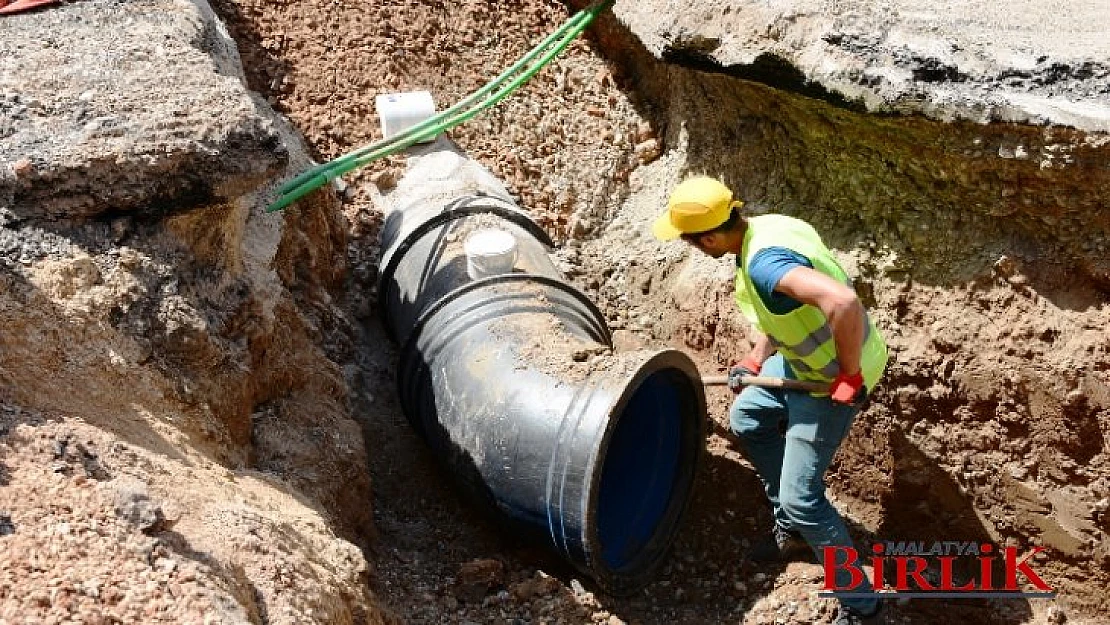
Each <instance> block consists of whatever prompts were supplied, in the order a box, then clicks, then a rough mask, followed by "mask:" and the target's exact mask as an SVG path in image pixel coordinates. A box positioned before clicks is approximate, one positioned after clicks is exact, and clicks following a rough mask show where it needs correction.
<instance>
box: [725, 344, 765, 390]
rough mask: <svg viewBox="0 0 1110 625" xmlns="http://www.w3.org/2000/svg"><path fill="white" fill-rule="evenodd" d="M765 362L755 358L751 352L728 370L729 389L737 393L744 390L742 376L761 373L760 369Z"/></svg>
mask: <svg viewBox="0 0 1110 625" xmlns="http://www.w3.org/2000/svg"><path fill="white" fill-rule="evenodd" d="M762 367H763V364H762V363H760V362H759V361H758V360H756V359H755V357H753V356H752V355H751V354H748V355H747V356H745V357H744V359H743V360H741V361H740V362H739V363H737V364H733V365H732V368H731V369H729V371H728V389H729V390H730V391H732V392H733V393H736V394H737V395H739V394H740V391H742V390H744V383H743V382H741V381H740V379H741V378H743V377H745V376H751V375H759V370H760V369H761V368H762Z"/></svg>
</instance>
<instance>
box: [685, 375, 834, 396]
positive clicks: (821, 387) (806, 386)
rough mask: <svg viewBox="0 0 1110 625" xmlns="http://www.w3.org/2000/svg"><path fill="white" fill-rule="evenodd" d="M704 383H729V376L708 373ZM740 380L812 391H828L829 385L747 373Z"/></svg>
mask: <svg viewBox="0 0 1110 625" xmlns="http://www.w3.org/2000/svg"><path fill="white" fill-rule="evenodd" d="M701 382H702V384H704V385H706V386H723V385H725V384H728V376H726V375H706V376H702V378H701ZM740 382H741V383H742V384H743V385H744V386H763V387H766V388H789V389H794V390H797V391H807V392H810V393H827V392H829V386H828V385H827V384H821V383H820V382H807V381H805V380H790V379H787V378H769V377H764V376H759V375H746V376H744V377H742V378H740Z"/></svg>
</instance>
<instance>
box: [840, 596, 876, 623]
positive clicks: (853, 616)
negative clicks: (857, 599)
mask: <svg viewBox="0 0 1110 625" xmlns="http://www.w3.org/2000/svg"><path fill="white" fill-rule="evenodd" d="M882 609H883V604H882V602H881V601H880V602H879V604H878V605H876V606H875V611H874V612H871V613H870V614H863V613H862V612H860V611H859V610H857V609H855V608H849V607H848V606H844V605H842V606H840V607H839V609H837V611H836V618H834V619H833V622H832V625H874V624H876V623H880V622H882V619H881V618H880V617H879V613H880V612H882Z"/></svg>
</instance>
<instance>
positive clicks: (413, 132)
mask: <svg viewBox="0 0 1110 625" xmlns="http://www.w3.org/2000/svg"><path fill="white" fill-rule="evenodd" d="M586 17H587V13H586V11H580V12H579V13H577V14H576V15H575V16H574V17H573V18H571V19H570V20H568V21H567V23H565V24H564V25H563V26H561V27H559V29H558V30H556V31H555V32H553V33H552V34H550V35H548V36H547V38H546V39H544V40H543V41H542V42H540V44H539V45H537V46H536V47H534V48H533V49H532V50H531V51H529V52H528V53H527V54H525V55H524V56H523V57H521V58H520V59H519V60H518V61H517V62H516V63H514V64H513V65H512V66H511V67H509V68H508V69H507V70H505V71H504V72H502V73H501V74H500V75H499V76H497V78H495V79H493V80H492V81H490V82H489V83H487V84H486V85H485V86H483V87H482V88H481V89H479V90H478V91H475V92H474V93H472V94H470V95H469V96H468V97H467V98H466V99H464V100H462V101H460V102H458V103H457V104H455V105H454V106H452V107H451V108H449V109H447V110H445V111H443V112H441V113H439V114H437V115H435V116H434V117H430V118H428V119H426V120H424V121H423V122H420V124H417V125H415V126H412V127H410V128H408V129H406V130H405V131H404V132H402V133H400V134H397V135H394V136H393V137H390V138H388V139H383V140H381V141H377V142H375V143H373V144H370V145H367V146H363V147H361V148H359V149H357V150H354V151H352V152H349V153H348V154H345V155H343V156H340V157H338V158H336V159H334V160H332V161H330V162H328V163H324V164H322V165H317V166H315V167H313V168H312V169H310V170H308V171H306V172H304V173H302V174H301V175H299V176H297V177H296V178H294V179H293V180H291V181H289V182H287V183H285V184H284V185H282V187H281V189H280V192H281V193H286V192H288V191H290V190H292V189H293V188H295V187H298V186H300V185H301V184H303V183H304V182H305V181H307V180H310V179H312V178H314V177H315V176H316V175H317V174H320V173H322V172H324V171H326V170H328V169H331V168H332V167H334V166H335V165H337V164H339V163H342V162H345V161H348V160H352V159H354V158H358V157H359V156H362V155H363V154H367V153H369V152H370V151H373V150H378V149H380V148H382V147H385V146H386V145H392V144H395V143H402V142H404V141H405V140H406V139H410V138H412V137H414V136H417V135H418V134H420V132H421V131H422V130H426V129H428V128H431V127H432V126H435V125H437V124H438V122H439V121H441V120H443V119H446V118H447V117H448V116H450V115H452V114H454V113H456V112H458V111H460V110H463V109H465V108H467V107H469V106H471V105H472V104H474V103H475V102H476V101H477V100H478V99H479V98H481V97H483V96H485V95H486V94H487V93H489V92H490V91H492V90H493V89H495V88H497V87H499V86H500V85H501V84H502V83H504V82H505V80H507V79H508V78H509V77H511V76H512V75H513V74H515V73H516V72H518V71H519V70H520V68H521V67H522V66H524V65H525V64H526V63H529V62H531V61H532V59H534V58H535V57H536V56H538V55H539V54H540V53H541V52H542V51H543V50H545V49H547V48H548V47H549V46H550V45H551V44H552V43H553V42H555V41H556V40H557V39H559V38H561V37H562V36H563V34H565V33H566V32H567V31H568V30H570V29H571V28H573V27H574V26H576V25H577V24H578V23H579V22H581V20H582V19H584V18H586Z"/></svg>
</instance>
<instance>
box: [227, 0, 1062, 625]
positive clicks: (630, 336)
mask: <svg viewBox="0 0 1110 625" xmlns="http://www.w3.org/2000/svg"><path fill="white" fill-rule="evenodd" d="M217 7H218V8H219V10H220V11H221V12H222V14H223V15H225V16H226V17H227V18H228V22H229V25H230V26H231V30H232V33H233V35H234V36H235V37H236V39H237V40H238V41H239V44H240V48H241V51H242V53H243V57H244V64H245V66H246V67H247V72H248V77H249V79H250V82H251V85H252V87H253V88H255V89H257V90H259V91H260V92H261V93H264V94H266V96H267V97H268V99H269V101H270V102H271V103H272V104H273V105H274V106H275V108H276V109H277V110H279V111H282V112H284V113H285V114H287V115H288V116H289V117H290V119H291V120H293V122H294V123H295V124H296V125H297V127H298V128H300V129H301V130H302V131H303V132H304V133H305V136H306V137H307V138H308V140H309V142H310V143H311V145H312V147H313V149H314V150H315V151H316V154H317V158H318V160H320V161H324V160H327V159H330V158H333V157H336V156H338V155H340V154H342V153H344V152H346V151H348V150H350V149H353V148H354V147H357V146H359V145H361V144H364V143H367V142H369V141H372V140H374V139H376V138H377V137H378V136H380V135H379V132H380V130H379V128H378V124H377V119H376V117H375V113H374V97H375V96H376V95H377V94H379V93H383V92H394V91H407V90H421V89H427V90H430V91H431V92H432V93H433V94H434V96H435V99H436V101H437V103H438V104H439V105H440V107H444V106H447V105H449V104H450V103H453V102H455V101H457V100H458V99H460V98H461V97H462V96H464V95H465V94H467V93H469V92H471V91H473V90H475V89H476V88H478V87H479V86H481V85H482V84H484V82H485V81H486V80H488V79H490V78H492V77H493V76H494V75H495V73H496V71H497V70H496V68H499V67H502V66H504V65H505V64H506V62H507V61H508V60H509V59H513V58H516V57H518V56H519V55H521V54H522V53H523V52H525V51H526V50H527V49H528V47H529V44H530V43H532V42H535V41H537V40H538V39H539V38H540V37H541V36H542V35H543V34H544V33H546V32H549V31H550V30H552V29H554V28H555V27H556V26H557V25H558V24H559V23H560V22H561V21H562V20H563V19H565V18H566V17H567V15H568V12H567V8H566V7H565V6H563V5H562V4H561V3H557V2H522V3H516V2H513V3H493V4H490V3H477V2H465V3H459V4H458V5H456V6H452V7H451V8H450V9H447V8H445V7H444V5H442V4H440V3H431V2H406V3H404V4H403V5H398V6H392V5H391V6H374V7H366V6H360V5H357V4H348V3H330V4H327V5H322V4H318V3H311V2H299V3H288V4H274V3H265V2H253V1H235V2H232V1H230V0H223V1H221V2H218V3H217ZM622 72H623V69H622V68H621V67H617V66H613V65H611V64H610V63H608V62H606V61H605V60H604V57H602V56H601V55H599V54H598V50H597V49H596V48H595V44H591V42H590V40H588V39H587V40H581V41H578V42H576V43H575V44H574V45H573V46H571V48H570V49H568V50H567V52H566V53H565V54H564V55H563V56H562V57H561V58H559V59H558V60H556V61H555V62H554V63H553V64H552V65H551V66H550V67H549V68H547V69H546V70H544V71H543V72H542V73H541V74H540V75H538V76H537V77H536V78H535V79H534V80H533V81H532V82H531V83H529V84H528V85H527V86H526V87H525V88H523V89H522V90H521V91H520V92H519V93H517V94H515V95H514V96H513V97H511V98H510V99H508V100H507V101H505V102H504V103H502V104H501V105H499V106H498V107H497V108H495V109H494V110H492V111H490V112H488V113H485V114H483V115H482V116H480V117H478V118H477V119H475V120H474V121H472V122H470V123H468V124H465V125H463V126H461V127H459V128H457V129H455V130H453V131H452V132H451V136H452V138H453V139H454V140H455V141H456V142H458V143H459V144H460V146H461V147H462V148H463V149H464V150H466V151H467V152H468V153H469V154H470V155H471V156H473V157H474V158H477V159H478V160H480V161H481V162H482V163H483V164H485V165H486V166H487V167H489V168H490V169H491V170H492V171H493V172H494V173H495V174H496V175H497V176H498V177H499V178H500V179H502V180H503V181H505V182H506V184H507V185H508V186H509V188H510V190H511V191H512V192H513V193H514V194H515V195H516V197H517V198H518V201H519V203H520V205H521V206H524V207H526V208H527V209H529V210H531V211H532V212H533V214H534V215H535V216H536V217H537V220H538V221H539V222H540V223H541V224H542V225H544V226H545V227H546V228H547V229H548V231H549V232H551V233H552V234H553V236H554V237H555V238H556V239H557V240H558V242H559V243H561V244H563V245H562V247H561V250H560V251H559V253H558V256H559V258H560V259H561V261H562V266H563V268H564V269H565V270H566V271H567V273H568V275H569V276H570V277H571V278H572V279H574V280H575V281H576V282H577V283H578V284H579V285H580V286H581V287H582V288H583V289H584V290H585V291H586V292H587V293H589V294H590V295H591V296H592V297H594V298H595V299H596V300H597V301H599V302H600V303H601V304H602V305H603V309H604V310H605V311H606V313H607V314H608V315H609V317H610V321H611V323H612V326H613V328H614V329H615V330H616V331H617V338H618V341H619V342H621V343H622V344H624V345H626V346H635V345H640V344H645V343H655V344H658V343H659V342H660V341H661V340H662V341H667V340H671V341H673V344H675V345H678V346H681V347H684V348H687V349H689V350H691V351H693V352H694V353H696V354H698V357H699V359H700V360H701V363H702V365H703V366H704V367H705V368H706V370H713V369H715V368H717V367H719V366H720V364H721V363H722V362H725V361H727V359H728V358H729V357H731V356H733V355H735V354H734V353H733V352H734V351H735V350H736V347H735V345H736V344H737V342H736V339H741V338H742V337H743V335H744V330H743V328H742V327H740V325H739V324H738V323H736V322H735V318H734V316H732V315H731V313H730V312H729V306H730V302H729V299H728V293H727V282H728V269H727V267H726V268H718V267H716V266H713V265H711V264H702V265H700V269H701V270H702V271H703V274H702V275H708V276H714V275H715V276H716V277H717V278H719V280H718V281H717V282H716V283H713V282H708V283H707V282H706V281H705V280H700V281H699V280H690V281H689V282H690V285H689V286H688V287H687V289H686V291H683V292H680V293H679V295H678V296H677V297H675V298H674V299H678V300H682V299H683V297H682V295H687V296H689V301H709V302H710V305H709V310H712V311H713V312H714V313H716V314H714V315H713V318H714V321H713V324H712V325H711V327H707V323H706V322H705V317H706V310H707V309H706V308H705V307H704V306H701V305H696V306H693V307H690V308H687V309H685V311H684V310H683V306H681V305H679V306H678V308H679V310H678V311H677V313H676V311H674V309H672V308H670V306H672V305H674V299H672V300H668V299H667V295H666V294H667V291H668V288H669V286H665V285H670V284H673V283H674V282H675V279H676V277H677V276H675V275H674V274H675V272H676V271H677V270H678V269H679V267H680V264H681V262H682V261H683V260H684V258H685V256H684V251H683V250H681V249H679V248H678V247H670V248H662V249H661V248H659V247H658V246H655V245H654V244H651V243H649V242H646V241H644V236H645V232H644V225H645V223H646V222H647V220H649V219H650V217H651V216H652V215H653V214H654V213H655V211H657V210H658V199H659V198H661V197H663V196H664V195H665V189H666V186H667V185H668V184H670V182H671V181H672V180H673V179H674V176H675V175H676V170H677V169H678V168H680V167H681V166H682V155H681V153H670V152H668V153H667V154H664V152H663V145H662V137H661V136H660V134H661V131H660V130H659V129H657V127H656V126H655V124H656V122H657V121H658V120H657V119H656V118H655V117H653V114H652V113H653V109H652V106H651V104H650V103H648V102H645V101H643V100H641V99H640V98H639V96H637V94H636V93H635V92H634V91H632V90H630V89H629V86H630V82H629V81H628V79H627V77H625V76H623V75H622ZM661 157H663V158H662V160H659V159H660V158H661ZM402 166H403V163H402V160H401V159H400V158H392V159H389V160H386V161H382V162H379V163H377V164H374V165H372V166H370V167H367V168H366V169H364V170H361V171H359V172H358V173H356V174H354V175H352V176H350V177H349V178H348V180H347V182H348V183H349V186H348V188H347V190H346V200H345V202H344V212H345V214H346V215H347V217H348V219H349V221H350V223H351V226H352V235H353V236H352V240H351V244H350V256H351V258H352V259H353V269H354V274H353V283H352V287H353V288H352V290H351V292H352V293H353V294H354V295H353V297H354V299H355V302H356V304H355V305H356V307H357V308H358V310H359V312H360V314H361V316H362V318H363V319H364V320H365V321H366V330H365V336H364V338H363V343H362V345H363V348H362V349H360V350H359V356H358V359H359V362H358V374H357V377H358V380H359V384H360V385H361V392H362V394H361V396H360V401H359V404H358V405H359V406H360V411H359V412H360V414H361V416H362V418H363V425H364V429H365V432H366V434H367V440H368V441H370V443H369V444H370V446H371V450H370V457H371V458H370V463H371V470H372V476H373V480H374V491H375V508H374V509H375V514H376V516H375V522H376V524H377V528H378V532H379V536H378V541H377V542H376V545H377V547H376V549H377V552H376V558H375V564H376V568H377V571H376V575H375V577H374V587H375V589H376V590H377V591H378V592H379V593H380V595H381V596H382V597H383V598H384V599H385V600H386V601H387V602H388V604H389V605H390V606H391V607H392V608H393V609H394V611H395V612H396V613H397V614H398V615H400V616H401V617H402V618H403V620H405V621H406V622H413V623H438V622H462V623H467V622H475V623H478V622H488V623H521V622H563V623H586V622H594V623H614V624H615V623H621V622H635V623H664V622H679V623H707V622H744V623H772V622H774V623H812V622H820V621H821V620H823V619H825V618H828V616H829V615H830V614H831V611H832V606H831V604H830V602H828V601H823V600H816V599H815V598H814V594H815V588H816V585H817V581H818V579H819V576H820V571H819V569H817V568H816V567H814V566H812V565H806V564H800V563H799V564H793V565H791V566H790V567H787V568H785V569H783V570H767V569H760V568H757V567H753V566H752V565H751V564H750V563H749V562H747V561H746V559H745V556H744V554H745V552H746V547H748V546H749V543H750V541H751V540H753V539H755V538H756V537H758V536H759V535H760V533H761V532H763V531H765V530H766V527H767V523H768V518H767V514H766V512H765V510H764V508H763V505H762V503H761V498H760V495H759V490H758V485H757V482H756V480H755V477H754V474H753V473H752V472H751V470H750V469H749V468H748V466H747V464H746V463H745V461H744V460H743V459H742V458H741V457H740V455H739V454H738V452H737V448H736V447H735V444H734V442H733V441H730V440H729V438H728V436H727V435H726V434H725V431H724V427H723V423H724V413H725V410H726V408H727V405H728V401H729V400H728V397H727V396H726V394H725V393H721V392H718V393H716V394H713V395H711V398H710V399H711V414H712V415H713V418H714V420H715V423H716V425H717V427H716V432H715V434H714V435H713V437H712V438H711V441H710V449H711V451H712V454H711V456H710V460H709V463H708V467H707V469H706V472H705V475H704V476H703V477H702V479H701V481H700V482H699V484H698V487H697V491H696V493H695V499H694V503H693V507H692V510H691V513H690V518H689V522H688V524H687V526H686V528H685V530H684V531H683V532H682V535H681V536H680V537H679V540H678V544H677V546H676V549H675V557H674V559H673V563H672V564H671V565H670V566H668V568H667V570H666V571H664V573H663V575H662V576H661V578H660V580H659V581H658V582H656V583H654V584H652V585H651V586H649V587H648V588H647V589H645V590H644V591H643V592H642V593H641V594H638V595H637V596H635V597H632V598H614V597H607V596H599V595H597V594H594V593H592V592H591V591H590V590H589V588H588V583H587V584H583V583H582V582H580V581H579V580H577V579H576V578H575V576H574V574H573V572H571V571H567V570H565V568H564V567H563V566H562V565H561V564H560V563H559V562H557V561H551V560H550V559H549V558H548V556H547V555H546V554H544V553H543V552H542V551H540V552H537V551H536V550H534V549H532V548H531V547H529V546H528V545H520V544H514V543H513V542H511V541H510V540H507V539H506V538H505V537H503V536H498V535H497V533H496V531H495V529H494V528H493V527H492V526H491V525H489V523H488V520H486V519H484V518H483V517H481V516H480V514H479V513H478V512H477V511H475V510H472V509H470V507H469V506H468V504H467V502H465V501H460V500H459V499H458V498H457V496H456V495H455V494H454V493H453V492H452V490H451V486H450V481H449V479H446V476H444V475H443V474H441V472H440V471H439V470H438V469H437V468H436V466H435V464H434V462H433V461H432V459H431V458H430V457H429V456H428V453H427V452H426V451H425V450H424V449H423V448H422V446H421V443H420V442H419V441H418V440H417V439H416V438H415V436H414V435H413V434H412V433H411V432H410V431H409V430H408V428H407V425H406V424H405V423H404V420H403V417H402V416H400V411H399V407H398V406H397V405H396V404H395V400H394V398H393V394H392V392H391V391H390V390H388V389H389V385H390V383H391V379H392V375H393V374H392V371H391V363H392V361H391V358H392V354H391V353H390V352H389V349H388V348H385V347H384V346H385V345H386V344H387V343H386V341H385V340H384V337H383V334H382V332H381V331H380V329H379V328H377V326H376V323H375V321H374V319H373V317H372V315H370V312H371V311H372V308H373V295H372V293H373V285H374V277H375V271H376V269H375V255H376V246H375V243H376V240H375V237H376V233H377V227H378V220H379V216H378V214H377V212H376V211H375V209H374V208H373V206H372V204H371V202H370V201H369V197H370V196H371V195H372V194H373V191H374V190H375V188H381V189H388V188H389V187H390V185H391V184H392V180H394V179H396V176H397V175H398V173H399V171H400V168H401V167H402ZM372 185H373V186H372ZM629 197H631V198H632V201H630V202H628V203H625V200H626V199H628V198H629ZM636 198H645V199H642V200H639V201H637V200H636ZM678 278H679V282H681V281H682V280H681V277H678ZM912 296H914V297H928V295H926V294H920V295H919V294H917V293H915V294H913V295H912ZM714 302H715V303H714ZM953 314H957V315H958V314H959V313H958V312H957V311H955V310H953ZM943 316H944V313H938V318H943ZM718 321H719V323H718ZM911 351H912V350H911ZM891 401H892V400H891V399H890V398H887V399H885V400H884V402H886V403H888V404H889V403H890V402H891ZM876 488H878V487H876ZM865 490H866V489H865ZM867 499H868V498H867V497H864V498H863V499H859V498H851V501H848V500H844V501H842V502H841V503H842V505H843V507H844V509H846V510H847V511H848V512H849V514H851V516H852V518H853V519H854V521H855V523H856V524H857V525H856V529H857V530H858V531H859V532H860V536H861V537H863V536H866V535H868V532H870V531H874V530H875V529H876V528H877V527H878V525H879V522H880V520H881V519H882V518H883V514H882V512H881V511H877V510H876V508H875V505H874V503H875V502H876V499H877V497H875V496H872V497H871V498H870V499H871V500H872V501H871V502H868V501H867ZM965 603H966V602H965ZM892 608H893V609H892V610H890V613H889V617H888V618H889V621H890V622H902V623H937V622H955V621H951V620H950V619H951V618H953V616H952V614H953V613H952V612H951V611H950V609H949V608H947V607H945V608H941V607H939V606H931V605H929V604H928V603H927V602H926V603H923V604H920V605H919V604H909V605H896V606H892ZM1046 609H1047V610H1048V611H1047V612H1046ZM959 610H960V611H959V614H960V616H959V620H960V622H1029V621H1033V620H1036V621H1039V620H1043V619H1046V618H1047V619H1050V620H1051V621H1052V622H1060V620H1062V618H1063V613H1062V612H1061V611H1060V609H1059V608H1057V607H1054V606H1049V605H1044V604H1042V605H1037V606H1032V605H1028V604H1024V603H1013V604H1012V605H1007V604H1006V603H1005V602H1000V603H999V604H996V605H992V604H989V603H985V602H984V603H979V604H976V603H974V602H971V603H968V604H966V605H963V606H962V607H960V608H959ZM1076 620H1077V615H1073V617H1072V621H1073V622H1076Z"/></svg>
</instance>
